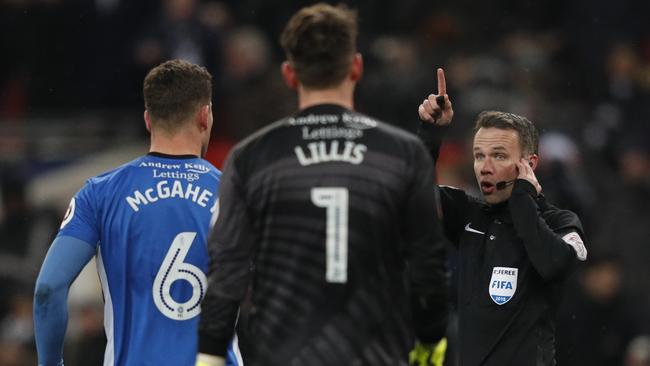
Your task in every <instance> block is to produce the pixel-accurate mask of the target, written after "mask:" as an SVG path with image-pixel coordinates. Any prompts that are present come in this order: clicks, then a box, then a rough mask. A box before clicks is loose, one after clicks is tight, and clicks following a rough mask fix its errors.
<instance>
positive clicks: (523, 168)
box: [515, 158, 542, 194]
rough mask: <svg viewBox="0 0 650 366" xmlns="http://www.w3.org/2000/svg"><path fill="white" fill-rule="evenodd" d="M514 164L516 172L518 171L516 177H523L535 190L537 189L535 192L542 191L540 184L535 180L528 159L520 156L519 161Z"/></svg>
mask: <svg viewBox="0 0 650 366" xmlns="http://www.w3.org/2000/svg"><path fill="white" fill-rule="evenodd" d="M515 164H516V165H517V172H519V175H518V176H517V179H525V180H527V181H529V182H530V183H531V184H532V185H533V186H535V190H537V194H540V193H542V186H541V185H540V184H539V182H538V181H537V177H536V176H535V172H534V171H533V168H532V167H531V166H530V163H529V162H528V160H526V159H525V158H521V159H519V161H517V162H515Z"/></svg>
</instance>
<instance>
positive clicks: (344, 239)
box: [311, 187, 348, 283]
mask: <svg viewBox="0 0 650 366" xmlns="http://www.w3.org/2000/svg"><path fill="white" fill-rule="evenodd" d="M311 201H312V202H313V203H314V205H316V206H318V207H324V208H326V209H327V212H326V222H325V226H326V231H325V237H326V240H325V280H326V281H327V282H332V283H346V282H347V281H348V189H347V188H342V187H319V188H312V190H311Z"/></svg>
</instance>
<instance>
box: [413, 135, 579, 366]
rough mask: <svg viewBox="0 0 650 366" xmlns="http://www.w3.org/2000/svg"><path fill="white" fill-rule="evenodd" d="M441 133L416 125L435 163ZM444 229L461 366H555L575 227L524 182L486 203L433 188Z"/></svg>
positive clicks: (574, 256) (574, 257)
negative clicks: (452, 254)
mask: <svg viewBox="0 0 650 366" xmlns="http://www.w3.org/2000/svg"><path fill="white" fill-rule="evenodd" d="M445 129H446V128H445V127H437V126H435V125H431V124H428V123H422V124H421V127H420V132H419V134H420V137H421V138H422V139H423V141H424V142H425V144H426V145H427V147H428V148H429V149H430V152H431V154H432V156H433V158H434V160H435V159H437V157H438V153H439V148H440V144H441V141H442V136H443V134H444V130H445ZM440 195H441V199H440V200H441V203H442V217H443V220H442V222H443V227H444V230H445V234H446V236H447V238H448V239H449V240H450V241H451V242H452V243H453V244H454V245H455V246H456V247H457V248H458V250H459V265H458V286H459V288H458V317H459V345H458V349H459V351H458V353H459V363H460V365H461V366H478V365H485V366H488V365H489V366H507V365H513V366H548V365H555V364H556V362H555V340H554V334H555V320H554V313H555V309H556V307H557V306H558V302H559V296H560V293H561V287H562V284H563V282H564V279H565V278H566V275H567V274H568V272H569V271H570V270H571V268H572V267H573V266H574V265H575V264H576V263H577V261H578V260H579V259H580V260H584V259H586V250H585V247H584V245H583V244H582V242H581V240H580V238H577V237H576V236H575V235H579V237H584V235H583V229H582V224H581V223H580V220H579V219H578V217H577V216H576V215H575V214H574V213H573V212H571V211H567V210H561V209H558V208H557V207H554V206H552V205H551V204H549V203H548V202H547V201H546V199H545V198H544V196H543V195H539V196H538V195H537V191H536V190H535V187H534V186H533V185H532V184H531V183H530V182H528V181H526V180H523V179H517V180H516V181H515V182H514V187H513V190H512V195H511V197H510V198H509V199H508V200H507V201H505V202H502V203H499V204H496V205H488V204H486V203H485V202H484V201H482V200H479V199H477V198H474V197H472V196H469V195H467V194H466V193H465V192H464V191H462V190H459V189H456V188H451V187H446V186H441V187H440Z"/></svg>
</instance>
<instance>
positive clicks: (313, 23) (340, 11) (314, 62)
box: [280, 3, 358, 89]
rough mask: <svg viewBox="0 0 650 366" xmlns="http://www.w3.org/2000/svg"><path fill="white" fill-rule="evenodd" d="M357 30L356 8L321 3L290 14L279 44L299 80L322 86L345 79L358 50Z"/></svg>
mask: <svg viewBox="0 0 650 366" xmlns="http://www.w3.org/2000/svg"><path fill="white" fill-rule="evenodd" d="M357 33H358V27H357V13H356V11H354V10H351V9H349V8H348V7H347V6H345V5H343V4H341V5H338V6H332V5H328V4H325V3H319V4H316V5H312V6H309V7H305V8H302V9H301V10H299V11H298V12H297V13H296V14H294V15H293V16H292V17H291V19H290V20H289V22H288V23H287V25H286V27H285V28H284V31H282V34H281V36H280V44H281V45H282V48H283V49H284V52H285V53H286V56H287V60H288V61H289V62H290V63H291V64H292V66H293V68H294V70H295V71H296V75H297V77H298V80H300V83H302V85H304V86H305V87H306V88H309V89H323V88H327V87H333V86H336V85H337V84H339V83H340V82H341V81H343V79H344V78H345V76H346V74H347V72H348V70H349V68H350V65H351V63H352V59H353V57H354V54H355V53H356V52H357V45H356V44H357Z"/></svg>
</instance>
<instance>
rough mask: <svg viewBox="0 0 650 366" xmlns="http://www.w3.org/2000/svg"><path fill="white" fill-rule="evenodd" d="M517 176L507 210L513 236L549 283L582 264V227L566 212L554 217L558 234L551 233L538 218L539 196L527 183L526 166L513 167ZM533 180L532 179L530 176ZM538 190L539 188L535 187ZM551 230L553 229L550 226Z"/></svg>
mask: <svg viewBox="0 0 650 366" xmlns="http://www.w3.org/2000/svg"><path fill="white" fill-rule="evenodd" d="M517 166H518V168H519V169H520V170H524V169H526V170H529V171H528V172H527V173H525V172H524V173H521V174H520V177H519V178H518V179H517V180H516V181H515V184H514V187H513V189H512V196H511V197H510V199H509V200H508V206H509V208H510V212H511V213H512V220H513V224H514V227H515V230H516V232H517V235H518V236H519V237H520V238H521V239H523V242H524V246H525V248H526V252H527V253H528V257H529V259H530V261H531V263H532V265H533V267H534V268H535V270H536V271H537V273H539V275H540V276H542V278H544V279H545V280H552V279H554V278H557V277H558V276H561V275H562V274H564V273H566V272H567V270H569V269H570V268H571V267H572V266H573V265H574V264H575V263H576V261H577V260H586V259H587V251H586V249H585V246H584V243H583V239H582V229H581V227H582V225H581V224H580V221H579V220H578V218H577V217H576V216H575V215H574V214H573V213H570V212H568V211H563V212H560V213H559V214H560V215H561V216H559V217H556V218H555V221H558V223H559V225H558V228H555V229H556V230H558V232H555V231H554V230H553V229H552V228H551V227H549V225H548V223H547V222H546V221H545V220H544V218H543V217H542V216H541V210H540V207H539V205H538V202H537V196H538V193H539V190H538V189H541V187H538V188H536V185H534V183H532V182H531V181H530V180H528V179H525V178H526V177H528V178H529V179H530V174H532V169H531V168H530V167H529V166H528V164H527V163H519V164H517ZM532 177H533V178H534V175H532ZM535 182H536V180H535ZM537 186H539V184H537ZM554 226H555V225H554Z"/></svg>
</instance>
